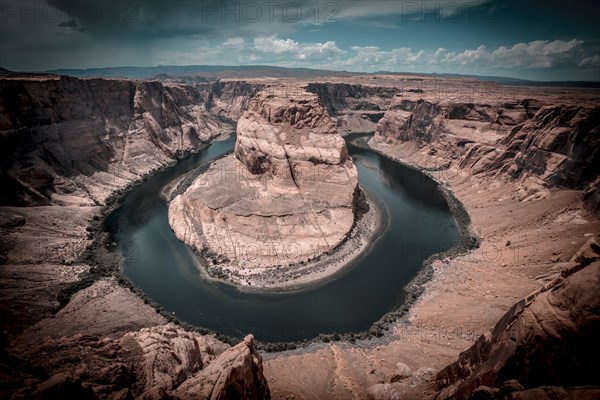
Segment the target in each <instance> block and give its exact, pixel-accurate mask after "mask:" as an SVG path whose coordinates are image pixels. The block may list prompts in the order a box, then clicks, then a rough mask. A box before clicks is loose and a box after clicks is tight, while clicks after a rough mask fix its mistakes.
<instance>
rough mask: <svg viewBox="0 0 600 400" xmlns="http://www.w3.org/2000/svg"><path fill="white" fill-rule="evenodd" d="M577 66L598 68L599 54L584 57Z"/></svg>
mask: <svg viewBox="0 0 600 400" xmlns="http://www.w3.org/2000/svg"><path fill="white" fill-rule="evenodd" d="M577 66H578V67H583V68H600V56H599V55H595V56H593V57H584V58H583V59H582V60H581V61H580V62H579V64H578V65H577Z"/></svg>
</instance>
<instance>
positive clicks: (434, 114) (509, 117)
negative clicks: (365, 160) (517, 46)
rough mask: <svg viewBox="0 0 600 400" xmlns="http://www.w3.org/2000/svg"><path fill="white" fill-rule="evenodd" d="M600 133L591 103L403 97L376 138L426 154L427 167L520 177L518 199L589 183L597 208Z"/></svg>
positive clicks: (597, 110) (589, 196) (599, 112)
mask: <svg viewBox="0 0 600 400" xmlns="http://www.w3.org/2000/svg"><path fill="white" fill-rule="evenodd" d="M599 131H600V107H593V106H588V105H572V106H561V105H554V106H542V105H540V104H539V102H536V101H535V100H532V99H525V100H521V101H519V102H505V103H501V104H497V105H487V104H473V103H448V102H445V103H444V102H442V103H435V102H433V103H432V102H428V101H426V100H418V101H413V100H402V101H400V102H398V103H397V104H394V105H393V106H392V107H391V108H390V109H389V110H388V111H387V112H386V113H385V116H384V117H383V118H382V119H381V120H380V121H379V123H378V126H377V132H376V134H375V137H374V139H373V141H374V143H375V144H377V143H384V144H386V145H391V146H396V147H399V148H400V147H405V148H406V150H405V151H407V152H413V153H420V154H423V155H424V157H423V158H426V159H429V161H430V164H431V165H429V166H428V167H430V168H432V169H440V168H441V169H448V168H450V167H451V166H455V167H457V168H459V169H463V170H468V172H469V173H472V174H490V175H498V176H499V177H503V178H508V179H511V180H520V181H521V182H522V186H523V191H522V193H520V194H519V197H520V198H521V199H530V198H535V197H539V196H544V195H545V194H543V193H540V192H543V191H544V187H557V186H558V187H564V188H572V189H584V188H586V186H588V185H589V187H588V189H587V194H586V199H588V200H587V202H588V205H589V208H590V209H592V210H595V209H597V206H596V203H597V202H596V200H595V199H596V194H595V188H596V186H594V184H593V182H594V180H595V179H596V178H597V177H598V171H600V150H599V149H600V144H599V143H598V140H599V137H600V136H599V134H598V132H599ZM432 160H433V161H432ZM546 195H547V194H546Z"/></svg>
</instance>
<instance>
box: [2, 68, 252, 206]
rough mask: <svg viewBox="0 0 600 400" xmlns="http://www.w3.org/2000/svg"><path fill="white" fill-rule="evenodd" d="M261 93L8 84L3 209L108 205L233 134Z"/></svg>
mask: <svg viewBox="0 0 600 400" xmlns="http://www.w3.org/2000/svg"><path fill="white" fill-rule="evenodd" d="M259 87H260V86H252V85H249V84H246V83H244V82H234V83H217V84H214V85H212V86H209V85H196V86H187V85H178V84H166V83H165V84H163V83H160V82H151V81H128V80H107V79H76V78H69V77H64V76H62V77H61V76H42V77H35V78H23V79H3V80H1V81H0V92H1V93H2V96H1V97H0V133H1V134H0V146H1V147H2V153H3V157H2V171H1V173H0V182H1V183H2V185H3V187H6V188H7V189H8V190H5V191H3V192H2V194H1V195H0V203H1V204H4V205H50V204H56V205H93V204H98V203H102V202H103V201H104V200H105V199H106V198H107V197H108V196H109V195H110V194H111V193H112V192H113V191H114V190H118V189H121V188H123V187H124V186H125V185H126V184H127V183H129V182H131V181H132V180H138V179H140V177H142V176H143V175H146V174H148V173H150V172H151V171H153V170H156V169H157V168H159V167H162V166H165V165H167V164H169V163H171V162H172V161H173V160H174V159H176V158H178V157H180V156H182V155H185V154H187V153H189V152H191V151H194V150H197V149H198V147H200V146H201V145H202V144H203V143H208V142H210V141H211V140H212V139H213V138H214V137H215V136H218V135H219V134H221V133H223V132H228V131H231V130H232V128H231V124H232V121H233V119H237V117H239V115H240V114H241V108H243V107H244V106H245V102H247V98H248V97H249V96H251V95H252V94H253V92H254V91H256V90H258V88H259ZM221 96H222V97H221ZM213 109H214V111H213Z"/></svg>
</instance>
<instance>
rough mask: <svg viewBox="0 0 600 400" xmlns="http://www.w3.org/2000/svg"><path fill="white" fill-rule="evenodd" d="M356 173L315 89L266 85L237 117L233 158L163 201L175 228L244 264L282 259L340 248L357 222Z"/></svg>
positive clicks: (198, 245)
mask: <svg viewBox="0 0 600 400" xmlns="http://www.w3.org/2000/svg"><path fill="white" fill-rule="evenodd" d="M357 185H358V176H357V172H356V168H355V166H354V164H353V163H352V159H351V158H350V157H349V156H348V152H347V149H346V145H345V142H344V140H343V139H342V138H341V137H340V136H339V135H337V134H336V128H335V125H334V123H333V121H332V120H331V119H330V118H329V116H328V114H327V112H326V111H325V109H324V108H323V106H322V105H321V104H320V103H319V101H318V98H317V96H315V95H314V94H311V93H308V92H305V91H304V90H302V89H297V90H295V91H294V92H293V96H291V97H290V96H282V95H278V94H274V93H272V92H270V91H263V92H261V93H259V94H258V95H257V96H256V97H254V98H253V99H252V100H251V101H250V103H249V105H248V109H247V111H246V112H245V113H244V115H243V116H242V117H241V118H240V119H239V121H238V124H237V141H236V146H235V155H233V156H229V157H226V158H224V159H222V160H220V161H218V162H216V163H214V164H213V165H212V166H211V168H210V169H209V170H208V171H207V172H206V173H204V174H203V175H201V176H200V177H199V178H197V179H196V180H195V181H194V182H193V183H192V184H191V186H190V187H189V188H188V189H187V190H186V192H185V193H183V194H181V195H179V196H177V197H176V198H175V199H174V200H173V201H172V202H171V204H170V207H169V222H170V224H171V226H172V227H173V230H174V231H175V233H176V235H177V236H178V237H179V238H180V239H181V240H183V241H184V242H186V243H188V244H189V245H191V246H193V247H194V248H196V249H197V250H205V251H209V252H213V253H217V254H219V255H221V256H224V257H226V258H227V259H229V260H231V261H233V262H234V263H239V264H240V265H241V266H249V267H256V266H261V267H270V266H275V265H282V264H284V265H286V264H288V263H295V262H299V261H304V260H307V259H309V258H313V257H315V256H316V255H319V254H321V253H323V252H325V251H328V250H331V249H333V248H335V247H336V246H337V245H339V244H340V243H341V242H342V241H343V240H344V238H345V237H346V235H347V234H348V232H349V231H350V229H351V228H352V226H353V223H354V202H355V195H356V191H357Z"/></svg>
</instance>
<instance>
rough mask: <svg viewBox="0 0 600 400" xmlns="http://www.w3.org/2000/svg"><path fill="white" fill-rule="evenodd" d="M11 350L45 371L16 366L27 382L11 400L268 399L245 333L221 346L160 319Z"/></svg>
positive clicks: (256, 356)
mask: <svg viewBox="0 0 600 400" xmlns="http://www.w3.org/2000/svg"><path fill="white" fill-rule="evenodd" d="M17 354H18V355H19V356H21V357H36V358H37V360H38V363H39V364H38V365H40V366H42V367H43V370H44V374H42V375H40V374H39V372H38V371H35V370H31V371H28V372H25V371H23V375H24V377H23V378H25V380H26V381H27V383H26V385H25V387H23V388H20V389H18V390H15V391H14V398H17V399H20V398H33V399H48V398H56V399H60V398H65V399H66V398H82V399H97V398H110V399H115V398H118V399H120V398H123V399H126V398H133V396H136V398H140V399H152V400H159V399H174V400H177V399H181V400H186V399H207V400H208V399H211V400H216V399H229V398H236V399H248V400H250V399H268V398H269V397H270V394H269V387H268V384H267V382H266V380H265V378H264V376H263V373H262V363H261V361H262V358H261V356H260V354H258V353H257V352H256V350H255V348H254V342H253V338H252V336H251V335H249V336H247V337H246V338H245V339H244V341H242V342H241V343H239V344H238V345H236V346H233V347H229V348H228V347H227V346H226V345H224V344H223V343H221V342H219V341H218V340H216V339H215V338H214V337H212V336H201V335H197V334H192V333H189V332H186V331H184V330H182V329H181V328H178V327H177V326H175V325H173V324H167V325H160V326H154V327H151V328H144V329H142V330H140V331H137V332H130V333H127V334H125V335H124V336H123V337H121V338H120V339H112V338H98V337H94V336H90V335H75V336H72V337H63V338H59V339H46V340H45V341H43V342H42V343H36V344H35V345H34V346H30V347H28V348H20V349H18V350H17ZM48 354H52V355H51V356H49V355H48ZM13 362H19V361H18V359H15V360H14V361H13ZM21 362H22V361H21ZM46 374H47V375H46ZM73 396H74V397H73ZM138 396H139V397H138Z"/></svg>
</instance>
